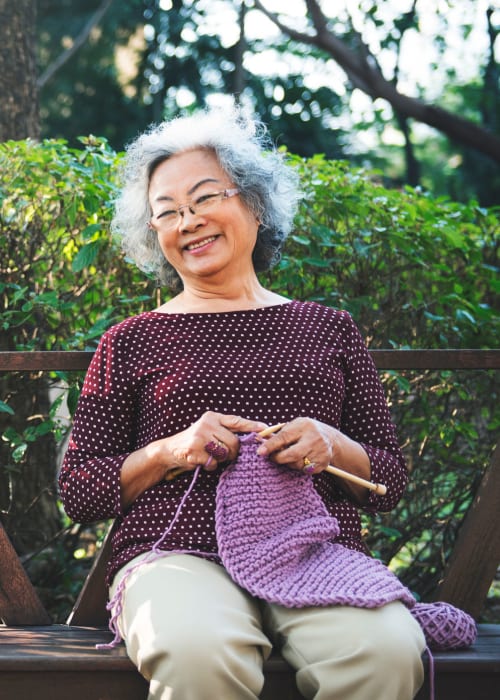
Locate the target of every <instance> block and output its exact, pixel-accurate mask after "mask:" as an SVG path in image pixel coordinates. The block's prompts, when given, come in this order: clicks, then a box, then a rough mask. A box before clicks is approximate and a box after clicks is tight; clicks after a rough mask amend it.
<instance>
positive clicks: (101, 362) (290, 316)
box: [59, 301, 408, 579]
mask: <svg viewBox="0 0 500 700" xmlns="http://www.w3.org/2000/svg"><path fill="white" fill-rule="evenodd" d="M207 410H212V411H218V412H221V413H232V414H237V415H241V416H244V417H246V418H252V419H258V420H262V421H264V422H266V423H268V424H274V423H278V422H282V421H287V420H291V419H292V418H296V417H298V416H309V417H311V418H315V419H317V420H320V421H323V422H325V423H328V424H330V425H333V426H335V427H336V428H338V429H340V430H341V431H343V432H344V433H346V434H347V435H349V436H350V437H351V438H353V439H354V440H357V441H358V442H360V443H361V444H362V445H363V447H364V448H365V449H366V451H367V452H368V455H369V457H370V461H371V468H372V478H373V480H374V481H376V482H379V483H384V484H386V485H387V495H386V496H384V497H382V496H377V495H375V494H373V493H372V494H371V495H370V501H369V504H368V507H367V509H368V510H371V511H377V510H382V511H388V510H390V509H391V508H393V507H394V506H395V504H396V503H397V501H398V500H399V498H400V497H401V495H402V493H403V491H404V488H405V486H406V482H407V478H408V477H407V471H406V468H405V464H404V460H403V456H402V453H401V450H400V448H399V446H398V443H397V439H396V436H395V430H394V426H393V424H392V421H391V418H390V415H389V411H388V408H387V404H386V400H385V397H384V393H383V389H382V386H381V384H380V381H379V378H378V373H377V370H376V368H375V366H374V364H373V361H372V359H371V356H370V354H369V353H368V351H367V349H366V346H365V343H364V341H363V339H362V337H361V335H360V333H359V331H358V329H357V327H356V325H355V324H354V322H353V321H352V319H351V317H350V315H349V314H348V313H347V312H345V311H336V310H333V309H330V308H328V307H324V306H321V305H319V304H316V303H313V302H298V301H293V302H290V303H286V304H281V305H278V306H270V307H265V308H260V309H254V310H249V311H233V312H226V313H207V314H161V313H156V312H146V313H143V314H140V315H138V316H134V317H132V318H129V319H127V320H125V321H123V322H122V323H119V324H118V325H116V326H114V327H113V328H111V329H110V330H109V331H107V332H106V333H105V334H104V336H103V337H102V339H101V342H100V344H99V347H98V349H97V350H96V352H95V355H94V357H93V359H92V362H91V365H90V367H89V370H88V372H87V376H86V378H85V383H84V387H83V390H82V394H81V397H80V401H79V403H78V409H77V412H76V415H75V420H74V426H73V431H72V436H71V440H70V445H69V447H68V450H67V453H66V455H65V459H64V463H63V467H62V470H61V474H60V480H59V483H60V488H61V496H62V499H63V503H64V506H65V508H66V511H67V513H68V515H69V516H70V517H71V518H72V519H74V520H76V521H79V522H91V521H95V520H101V519H106V518H118V520H119V528H118V530H117V532H116V534H115V538H114V542H113V556H112V558H111V562H110V568H109V571H108V579H109V578H111V577H112V576H113V575H114V573H116V571H117V570H118V568H120V567H121V566H123V565H124V564H125V563H126V562H127V561H129V560H130V559H132V558H133V557H135V556H137V555H138V554H140V553H142V552H145V551H147V550H149V549H151V547H152V545H153V544H154V542H156V540H158V539H159V537H160V536H161V535H162V533H163V532H164V530H165V529H166V528H167V527H168V525H169V523H170V521H171V520H172V518H173V515H174V513H175V511H176V509H177V506H178V505H179V502H180V500H181V498H182V496H183V494H184V492H185V490H186V488H187V486H188V484H189V483H190V481H191V476H192V474H191V473H187V474H186V475H183V476H180V477H178V478H176V479H175V480H173V481H170V482H161V483H159V484H157V485H156V486H154V487H152V488H150V489H148V490H146V491H145V492H144V493H143V494H142V495H141V496H140V497H139V498H137V499H136V501H135V502H134V503H133V504H132V505H131V506H130V507H129V508H128V510H127V511H126V512H125V513H123V512H122V511H121V508H120V469H121V465H122V463H123V461H124V460H125V458H126V457H127V455H128V454H130V453H131V452H133V451H134V450H136V449H138V448H140V447H143V446H144V445H147V444H149V443H150V442H152V441H153V440H158V439H160V438H162V437H165V436H168V435H172V434H175V433H177V432H179V431H181V430H184V429H186V428H187V427H188V426H189V425H191V424H192V423H193V422H194V421H196V420H197V419H198V418H199V417H200V416H201V414H202V413H204V412H205V411H207ZM218 478H219V473H218V472H211V473H209V472H205V471H203V470H202V471H201V472H200V475H199V478H198V480H197V483H196V486H195V488H194V489H193V492H192V493H191V495H190V497H189V499H188V501H187V503H186V505H185V506H184V508H183V510H182V512H181V515H180V517H179V519H178V521H177V522H176V523H175V526H174V527H173V528H172V531H171V533H170V535H169V537H168V538H167V539H166V540H165V542H164V545H163V547H164V548H165V549H186V550H197V551H201V552H207V555H209V554H210V553H211V554H212V555H213V554H214V553H216V552H217V542H216V537H215V522H214V513H215V490H216V486H217V482H218ZM315 486H316V489H317V491H318V493H319V494H320V496H321V497H322V499H323V501H324V502H325V505H326V507H327V508H328V510H329V512H330V513H331V514H332V515H334V516H335V517H336V518H337V519H338V521H339V525H340V529H341V534H340V536H339V537H338V538H337V541H338V542H339V543H342V544H345V545H346V546H347V547H350V548H352V549H356V550H359V551H364V547H363V544H362V541H361V534H360V530H361V527H360V518H359V513H358V508H357V506H356V505H355V504H354V503H352V502H351V501H350V500H349V498H348V496H346V495H345V494H344V493H343V491H342V490H341V489H340V488H339V487H338V486H337V484H336V482H335V480H334V479H333V478H332V477H331V475H329V474H328V473H322V474H320V475H318V476H317V477H315Z"/></svg>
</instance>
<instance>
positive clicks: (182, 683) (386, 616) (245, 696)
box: [110, 554, 425, 700]
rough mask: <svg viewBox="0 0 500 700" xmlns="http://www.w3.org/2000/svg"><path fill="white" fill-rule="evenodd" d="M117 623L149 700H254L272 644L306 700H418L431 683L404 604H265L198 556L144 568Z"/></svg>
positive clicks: (168, 558) (419, 637)
mask: <svg viewBox="0 0 500 700" xmlns="http://www.w3.org/2000/svg"><path fill="white" fill-rule="evenodd" d="M145 556H147V555H141V556H140V557H137V558H136V559H135V560H134V561H133V562H131V565H134V564H135V563H137V562H138V561H141V559H144V558H145ZM129 566H130V564H129ZM126 570H127V567H125V568H124V569H122V570H121V571H120V572H119V573H118V574H117V576H116V577H115V580H114V581H113V585H112V587H111V591H110V593H111V595H113V593H114V591H115V590H116V587H117V585H118V583H119V582H120V580H121V578H122V577H123V576H124V575H125V572H126ZM118 622H119V628H120V632H121V634H122V636H123V638H124V640H125V643H126V646H127V652H128V654H129V656H130V658H131V659H132V661H133V662H134V663H135V664H136V666H137V668H138V669H139V671H140V672H141V674H142V675H143V676H144V677H145V678H146V679H147V680H148V681H149V684H150V685H149V700H255V699H256V698H258V697H259V693H260V692H261V690H262V686H263V683H264V678H263V673H262V662H263V659H265V658H267V656H268V655H269V653H270V651H271V646H272V641H271V640H274V642H275V643H276V644H278V645H279V647H280V648H281V651H282V654H283V656H284V657H285V658H286V659H287V660H288V661H289V663H290V664H291V665H292V666H293V667H294V668H295V669H296V671H297V674H296V680H297V685H298V688H299V690H300V692H301V693H302V695H303V696H304V697H305V698H309V699H312V698H314V700H336V699H338V700H411V698H413V697H414V696H415V694H416V693H417V691H418V689H419V687H420V685H421V684H422V682H423V666H422V661H421V654H422V651H423V650H424V648H425V640H424V637H423V634H422V631H421V629H420V626H419V625H418V623H417V622H416V621H415V620H414V618H413V617H412V616H411V615H410V613H409V612H408V610H407V609H406V607H405V606H404V605H403V604H401V603H399V602H396V603H391V604H389V605H386V606H384V607H382V608H377V609H373V610H367V609H363V608H351V607H344V606H332V607H328V608H301V609H289V608H284V607H282V606H280V605H271V604H267V603H262V602H261V601H257V600H255V599H254V598H252V597H251V596H250V595H249V594H248V593H246V592H245V591H244V590H242V589H241V588H240V587H239V586H237V585H236V584H235V583H234V582H233V581H232V580H231V578H230V577H229V575H228V574H227V572H226V571H225V569H224V568H223V567H221V566H219V565H218V564H214V563H213V562H211V561H208V560H205V559H201V558H199V557H195V556H190V555H184V554H180V555H177V554H173V555H168V554H167V555H165V556H163V557H161V558H160V559H157V560H156V561H154V562H151V563H147V564H144V565H143V566H141V567H139V568H138V569H137V570H135V571H134V572H133V573H132V574H131V575H130V577H129V578H128V580H127V585H126V587H125V592H124V596H123V609H122V613H121V615H120V617H119V620H118Z"/></svg>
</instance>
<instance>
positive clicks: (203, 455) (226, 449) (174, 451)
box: [159, 411, 267, 477]
mask: <svg viewBox="0 0 500 700" xmlns="http://www.w3.org/2000/svg"><path fill="white" fill-rule="evenodd" d="M266 427H267V426H266V424H265V423H262V422H261V421H255V420H250V419H247V418H242V417H241V416H233V415H226V414H224V413H215V412H214V411H207V412H206V413H204V414H203V415H202V416H201V417H200V418H199V419H198V420H197V421H196V422H195V423H193V424H192V425H190V426H189V428H186V430H183V431H182V432H180V433H177V434H176V435H171V436H170V437H168V438H164V439H163V440H160V441H159V443H160V446H159V447H160V453H161V455H162V456H163V458H164V459H165V463H166V468H165V476H166V477H168V473H169V471H171V470H173V469H176V470H178V469H181V470H182V471H188V470H191V469H195V468H196V467H197V466H198V465H199V464H201V465H203V468H204V469H206V470H207V471H214V470H215V469H217V466H218V464H219V463H220V462H231V461H233V460H235V459H236V457H237V456H238V451H239V446H240V442H239V440H238V437H237V433H251V432H259V431H261V430H264V428H266ZM214 444H215V446H220V448H221V449H220V450H215V451H214V450H213V449H212V448H213V446H214ZM207 447H208V450H207Z"/></svg>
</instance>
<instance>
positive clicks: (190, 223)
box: [179, 204, 201, 231]
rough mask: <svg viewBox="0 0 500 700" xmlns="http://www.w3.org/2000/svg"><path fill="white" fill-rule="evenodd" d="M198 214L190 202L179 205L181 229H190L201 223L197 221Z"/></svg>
mask: <svg viewBox="0 0 500 700" xmlns="http://www.w3.org/2000/svg"><path fill="white" fill-rule="evenodd" d="M197 216H198V214H196V212H194V211H193V210H192V209H191V207H190V206H189V204H184V205H183V206H182V207H179V228H180V230H181V231H190V230H192V229H195V228H197V227H198V226H200V225H201V222H198V223H196V221H195V219H196V217H197Z"/></svg>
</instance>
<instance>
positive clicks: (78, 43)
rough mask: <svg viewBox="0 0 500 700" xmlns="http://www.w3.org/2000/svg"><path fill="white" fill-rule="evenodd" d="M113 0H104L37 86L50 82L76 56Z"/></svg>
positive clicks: (43, 74)
mask: <svg viewBox="0 0 500 700" xmlns="http://www.w3.org/2000/svg"><path fill="white" fill-rule="evenodd" d="M112 2H113V0H103V2H102V3H101V4H100V6H99V7H98V8H97V10H96V11H95V12H94V14H93V15H92V17H91V18H90V19H89V21H88V22H87V24H86V25H85V26H84V28H83V29H82V31H81V32H80V34H78V36H77V37H76V38H75V40H74V41H73V44H72V45H71V47H70V48H69V49H67V50H66V51H63V52H62V53H61V54H59V56H58V57H57V58H56V60H55V61H53V62H52V63H51V64H50V66H48V67H47V68H46V69H45V70H44V72H43V73H42V75H41V76H40V77H39V78H38V80H37V81H36V85H37V88H38V89H39V90H41V89H42V88H43V87H45V85H46V84H47V83H48V82H49V80H50V79H51V78H52V77H53V76H54V75H55V74H56V73H57V71H58V70H59V69H60V68H61V67H62V66H63V65H64V64H65V63H67V62H68V61H69V59H70V58H71V57H72V56H74V54H75V53H76V52H77V51H78V50H79V49H80V48H81V47H82V46H83V45H84V44H85V42H86V41H87V39H88V38H89V36H90V33H91V31H92V30H93V29H94V27H97V25H98V24H99V22H100V21H101V20H102V18H103V17H104V15H105V14H106V12H107V11H108V10H109V8H110V7H111V3H112Z"/></svg>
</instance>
